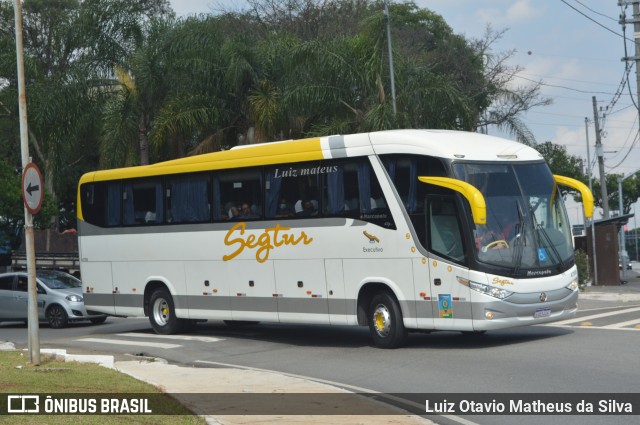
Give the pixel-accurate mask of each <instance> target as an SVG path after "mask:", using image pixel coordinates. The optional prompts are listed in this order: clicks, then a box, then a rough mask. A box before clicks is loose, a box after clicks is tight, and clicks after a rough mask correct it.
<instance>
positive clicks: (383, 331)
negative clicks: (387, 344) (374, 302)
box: [373, 305, 391, 338]
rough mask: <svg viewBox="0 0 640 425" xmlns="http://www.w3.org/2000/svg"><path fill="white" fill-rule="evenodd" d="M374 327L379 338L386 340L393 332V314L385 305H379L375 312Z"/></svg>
mask: <svg viewBox="0 0 640 425" xmlns="http://www.w3.org/2000/svg"><path fill="white" fill-rule="evenodd" d="M373 327H374V328H375V331H376V333H377V334H378V336H380V337H382V338H386V337H388V336H389V332H390V331H391V314H390V313H389V309H388V308H387V307H386V306H384V305H378V306H377V307H376V308H375V310H374V311H373Z"/></svg>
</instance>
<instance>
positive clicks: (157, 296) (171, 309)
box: [149, 289, 185, 335]
mask: <svg viewBox="0 0 640 425" xmlns="http://www.w3.org/2000/svg"><path fill="white" fill-rule="evenodd" d="M149 322H151V327H152V328H153V330H154V331H155V332H156V333H157V334H160V335H171V334H175V333H178V332H180V331H181V330H183V328H184V326H185V320H182V319H178V318H177V317H176V309H175V306H174V304H173V298H172V297H171V294H170V293H169V291H167V290H166V289H157V290H155V291H154V292H153V294H151V310H150V313H149Z"/></svg>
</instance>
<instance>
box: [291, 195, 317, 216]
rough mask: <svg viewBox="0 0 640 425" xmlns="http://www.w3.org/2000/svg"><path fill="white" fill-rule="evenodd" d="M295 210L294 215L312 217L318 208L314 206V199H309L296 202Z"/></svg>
mask: <svg viewBox="0 0 640 425" xmlns="http://www.w3.org/2000/svg"><path fill="white" fill-rule="evenodd" d="M295 210H296V216H298V217H313V216H315V215H317V214H318V210H317V208H316V207H315V206H314V201H312V200H310V199H306V200H304V201H302V200H300V201H298V202H296V206H295Z"/></svg>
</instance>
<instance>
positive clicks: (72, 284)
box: [37, 271, 82, 289]
mask: <svg viewBox="0 0 640 425" xmlns="http://www.w3.org/2000/svg"><path fill="white" fill-rule="evenodd" d="M37 275H38V279H40V280H41V281H42V283H44V284H45V285H46V286H47V288H49V289H70V288H80V287H82V282H81V281H79V280H78V279H76V278H75V277H73V276H71V275H70V274H68V273H64V272H54V271H47V272H38V273H37Z"/></svg>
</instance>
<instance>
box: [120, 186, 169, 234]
mask: <svg viewBox="0 0 640 425" xmlns="http://www.w3.org/2000/svg"><path fill="white" fill-rule="evenodd" d="M162 195H163V190H162V181H161V180H160V179H139V180H131V181H128V182H125V183H124V190H123V193H122V204H123V217H124V220H123V222H124V224H125V225H147V224H158V223H162V222H163V220H164V197H163V196H162Z"/></svg>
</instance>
